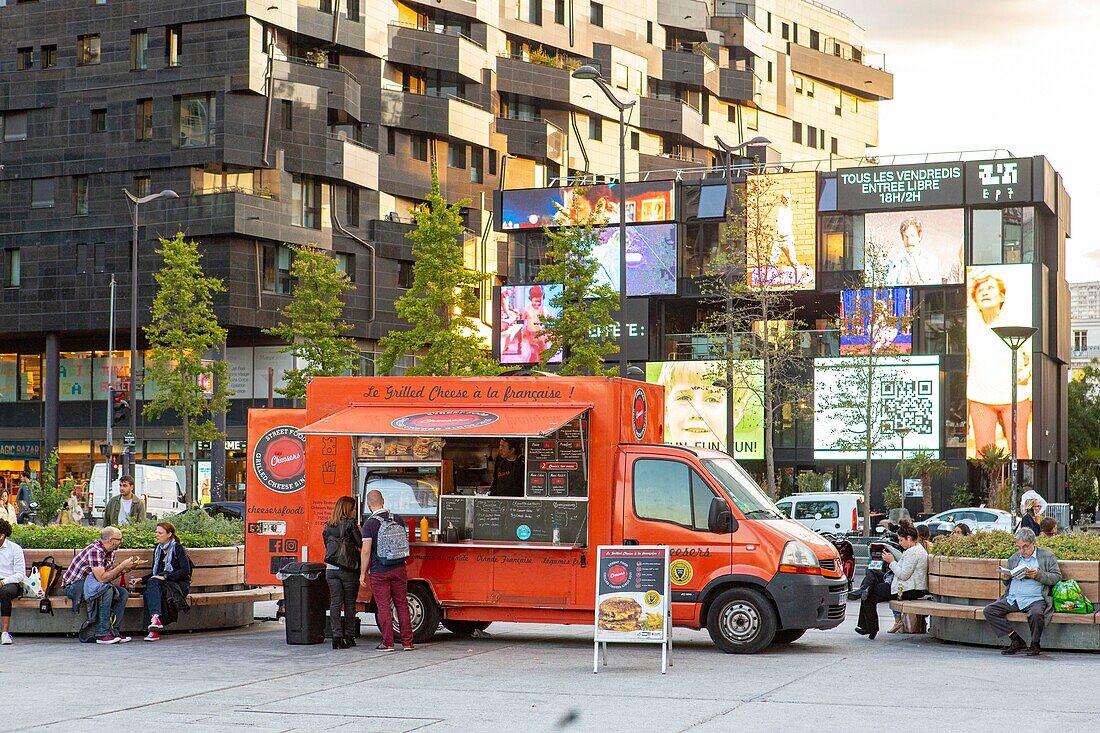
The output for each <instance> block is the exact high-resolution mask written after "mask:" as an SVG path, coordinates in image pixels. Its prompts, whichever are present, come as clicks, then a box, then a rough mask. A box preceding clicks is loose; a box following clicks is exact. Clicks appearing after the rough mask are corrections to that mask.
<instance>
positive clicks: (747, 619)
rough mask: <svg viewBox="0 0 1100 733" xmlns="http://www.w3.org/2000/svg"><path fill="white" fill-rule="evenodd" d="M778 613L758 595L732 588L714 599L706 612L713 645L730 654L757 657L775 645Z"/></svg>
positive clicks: (742, 589)
mask: <svg viewBox="0 0 1100 733" xmlns="http://www.w3.org/2000/svg"><path fill="white" fill-rule="evenodd" d="M776 622H777V619H776V617H775V609H773V608H772V604H771V602H770V601H769V600H768V599H767V598H765V597H764V595H763V594H762V593H760V592H759V591H755V590H753V589H751V588H731V589H730V590H727V591H726V592H724V593H722V594H721V595H720V596H718V597H717V598H715V599H714V602H713V603H712V604H711V605H710V610H709V611H708V612H707V631H708V632H709V633H710V638H711V641H713V642H714V645H715V646H717V647H718V648H719V649H721V650H722V651H724V652H725V653H727V654H755V653H756V652H758V651H760V650H761V649H763V648H765V647H766V646H768V644H771V643H772V638H773V637H775V627H776V626H777V623H776Z"/></svg>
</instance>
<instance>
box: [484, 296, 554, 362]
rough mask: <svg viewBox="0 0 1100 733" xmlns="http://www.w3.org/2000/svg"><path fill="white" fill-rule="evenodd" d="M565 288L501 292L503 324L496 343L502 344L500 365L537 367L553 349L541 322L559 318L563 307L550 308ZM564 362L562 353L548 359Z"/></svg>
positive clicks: (501, 323) (498, 330)
mask: <svg viewBox="0 0 1100 733" xmlns="http://www.w3.org/2000/svg"><path fill="white" fill-rule="evenodd" d="M562 289H563V288H562V286H561V285H559V284H550V285H505V286H503V287H501V289H500V322H499V324H498V326H497V340H498V342H499V344H500V363H501V364H535V363H537V362H538V361H539V359H540V358H541V356H542V352H544V351H546V349H548V348H549V347H550V343H549V341H547V339H546V334H544V333H543V331H542V322H543V321H544V320H545V319H547V318H557V317H558V316H560V315H561V308H560V307H555V306H552V305H550V303H551V302H554V301H556V299H560V298H561V294H562ZM549 361H550V362H551V363H555V362H560V361H561V352H560V351H559V352H558V353H557V354H555V355H554V356H553V357H551V358H550V359H549Z"/></svg>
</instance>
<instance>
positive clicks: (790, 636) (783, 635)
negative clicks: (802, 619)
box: [772, 629, 806, 644]
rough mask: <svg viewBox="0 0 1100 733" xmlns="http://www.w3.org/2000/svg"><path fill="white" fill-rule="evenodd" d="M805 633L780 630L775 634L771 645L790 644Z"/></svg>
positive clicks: (797, 630) (795, 630)
mask: <svg viewBox="0 0 1100 733" xmlns="http://www.w3.org/2000/svg"><path fill="white" fill-rule="evenodd" d="M805 633H806V629H780V630H779V631H776V632H775V638H774V639H772V644H790V643H791V642H792V641H798V640H799V639H801V638H802V635H803V634H805Z"/></svg>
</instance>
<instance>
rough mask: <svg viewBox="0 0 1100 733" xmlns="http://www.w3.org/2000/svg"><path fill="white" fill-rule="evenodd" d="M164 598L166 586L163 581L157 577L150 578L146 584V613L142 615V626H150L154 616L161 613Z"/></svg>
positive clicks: (145, 627) (144, 627)
mask: <svg viewBox="0 0 1100 733" xmlns="http://www.w3.org/2000/svg"><path fill="white" fill-rule="evenodd" d="M163 598H164V586H163V585H162V584H161V581H159V580H157V579H156V578H149V582H148V583H146V584H145V593H144V599H145V615H144V616H143V617H142V621H141V628H143V629H147V628H149V622H150V621H152V620H153V616H159V615H160V606H161V601H162V600H163Z"/></svg>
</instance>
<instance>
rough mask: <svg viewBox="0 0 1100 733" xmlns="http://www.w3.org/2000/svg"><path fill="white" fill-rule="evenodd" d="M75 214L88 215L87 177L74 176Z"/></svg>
mask: <svg viewBox="0 0 1100 733" xmlns="http://www.w3.org/2000/svg"><path fill="white" fill-rule="evenodd" d="M73 213H74V214H76V215H77V216H86V215H87V214H88V177H87V176H73Z"/></svg>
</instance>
